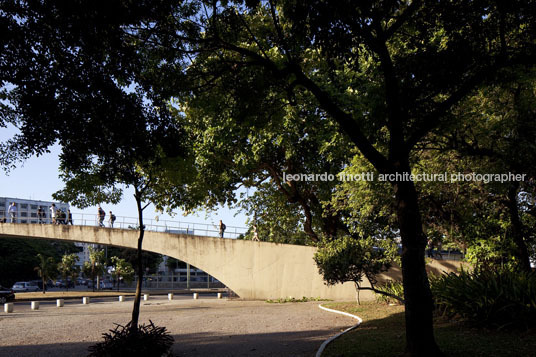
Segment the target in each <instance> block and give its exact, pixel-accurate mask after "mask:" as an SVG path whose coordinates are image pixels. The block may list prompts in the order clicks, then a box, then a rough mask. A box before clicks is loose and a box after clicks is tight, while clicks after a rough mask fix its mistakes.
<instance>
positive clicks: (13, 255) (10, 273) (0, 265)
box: [0, 238, 79, 286]
mask: <svg viewBox="0 0 536 357" xmlns="http://www.w3.org/2000/svg"><path fill="white" fill-rule="evenodd" d="M78 251H79V248H78V247H76V246H75V245H74V244H73V243H70V242H63V241H49V240H44V239H30V238H24V239H19V238H2V239H0V285H2V286H12V285H13V283H15V282H16V281H26V280H33V279H35V278H36V276H37V275H36V273H35V270H34V267H35V266H37V265H38V264H39V258H37V254H39V253H41V254H42V255H44V256H48V257H52V258H53V259H54V260H55V261H59V260H61V257H62V255H63V254H66V253H67V254H68V253H74V252H78Z"/></svg>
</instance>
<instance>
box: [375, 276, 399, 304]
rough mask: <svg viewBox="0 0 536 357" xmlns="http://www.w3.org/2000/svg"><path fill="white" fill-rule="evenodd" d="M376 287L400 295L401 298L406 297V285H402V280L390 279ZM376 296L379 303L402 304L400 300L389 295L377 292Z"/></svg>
mask: <svg viewBox="0 0 536 357" xmlns="http://www.w3.org/2000/svg"><path fill="white" fill-rule="evenodd" d="M376 289H377V290H380V291H384V292H386V293H389V294H391V295H395V296H399V297H401V298H403V297H404V286H403V285H402V282H401V281H398V280H388V281H386V282H385V284H383V285H381V286H377V287H376ZM375 297H376V302H378V303H385V304H398V305H400V304H402V303H401V301H400V300H397V299H395V298H392V297H390V296H387V295H383V294H378V293H376V296H375Z"/></svg>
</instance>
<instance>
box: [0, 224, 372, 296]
mask: <svg viewBox="0 0 536 357" xmlns="http://www.w3.org/2000/svg"><path fill="white" fill-rule="evenodd" d="M0 237H10V238H20V239H25V238H39V239H53V240H65V241H72V242H81V243H90V244H102V245H111V246H117V247H127V248H134V249H136V247H137V239H138V231H137V230H132V229H120V228H101V227H94V226H84V225H75V226H73V225H54V224H26V223H2V224H0ZM143 248H144V250H146V251H150V252H154V253H159V254H163V255H167V256H170V257H173V258H176V259H179V260H182V261H184V262H186V263H189V264H191V265H193V266H195V267H197V268H199V269H201V270H203V271H205V272H206V273H208V274H210V275H212V276H214V277H215V278H216V279H218V280H219V281H221V282H222V283H224V284H225V285H226V286H227V287H229V288H230V289H231V290H233V291H234V292H235V293H236V294H238V296H240V297H241V298H244V299H279V298H287V297H290V296H292V297H296V298H302V297H304V296H305V297H315V298H316V297H319V298H326V299H337V300H338V299H341V300H352V299H354V297H355V288H354V286H353V284H352V283H346V284H338V285H335V286H332V287H328V286H326V285H325V284H324V282H323V280H322V277H321V276H320V275H319V273H318V268H317V267H316V264H315V262H314V261H313V255H314V253H315V251H316V248H314V247H307V246H298V245H289V244H276V243H269V242H254V241H250V240H238V239H221V238H214V237H207V236H199V235H191V234H172V233H165V232H153V231H145V236H144V240H143ZM361 297H362V299H367V298H369V299H371V298H372V295H371V294H370V292H362V294H361Z"/></svg>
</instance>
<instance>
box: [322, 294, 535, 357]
mask: <svg viewBox="0 0 536 357" xmlns="http://www.w3.org/2000/svg"><path fill="white" fill-rule="evenodd" d="M324 306H326V307H329V308H332V309H336V310H341V311H346V312H349V313H351V314H354V315H357V316H359V317H361V318H362V319H363V324H362V325H361V326H360V327H358V328H357V329H355V330H353V331H350V332H349V333H347V334H345V335H343V336H342V337H340V338H338V339H337V340H335V341H333V342H332V343H330V344H329V345H328V347H327V348H326V350H325V351H324V353H323V354H322V356H323V357H324V356H401V355H402V354H403V352H404V346H405V332H404V307H403V306H389V305H382V304H376V303H372V302H370V303H364V304H361V305H360V306H358V305H356V303H326V304H324ZM435 335H436V341H437V343H438V344H439V347H440V348H441V350H442V351H443V352H445V354H446V355H447V356H460V357H461V356H464V357H465V356H486V357H488V356H536V331H534V330H533V331H529V332H524V331H514V332H509V331H490V330H486V329H476V328H471V327H469V326H467V325H466V324H463V323H460V322H452V321H450V322H449V321H440V320H439V319H438V320H437V321H436V323H435Z"/></svg>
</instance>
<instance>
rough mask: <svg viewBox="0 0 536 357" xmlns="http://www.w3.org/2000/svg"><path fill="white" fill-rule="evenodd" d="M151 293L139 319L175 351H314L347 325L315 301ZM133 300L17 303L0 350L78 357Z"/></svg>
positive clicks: (125, 315)
mask: <svg viewBox="0 0 536 357" xmlns="http://www.w3.org/2000/svg"><path fill="white" fill-rule="evenodd" d="M176 297H177V299H175V300H173V301H169V300H167V299H166V297H165V296H155V297H151V299H150V300H149V301H147V302H144V301H142V309H141V315H140V320H141V321H142V322H148V320H149V319H151V320H152V321H153V322H154V323H155V324H156V325H159V326H166V327H167V328H168V330H169V331H170V333H171V334H172V335H173V337H174V339H175V344H174V347H173V352H174V354H175V355H176V356H313V355H314V354H315V352H316V350H317V349H318V347H319V346H320V344H321V343H322V341H324V340H325V339H326V338H328V337H329V336H331V335H333V334H335V333H337V332H339V331H340V330H341V329H344V328H346V327H348V326H349V325H351V324H352V323H353V321H352V319H350V318H347V317H344V316H340V315H336V314H331V313H328V312H325V311H322V310H320V309H319V308H318V307H317V305H318V303H314V302H309V303H292V304H290V303H287V304H268V303H266V302H263V301H240V300H225V299H223V300H217V299H215V298H213V297H211V298H209V297H203V298H201V299H199V300H192V299H191V297H190V296H176ZM131 309H132V298H130V299H129V300H128V301H127V302H123V303H120V302H118V301H116V298H113V299H112V298H95V299H92V300H91V304H90V305H82V304H81V303H80V302H78V301H66V305H65V307H63V308H57V307H56V306H55V303H54V302H46V303H45V302H41V307H40V309H39V310H38V311H32V310H31V309H30V303H29V302H26V303H16V304H15V312H14V313H12V314H5V313H3V312H1V313H0V335H1V336H2V337H1V339H0V356H10V357H15V356H84V355H87V347H88V346H90V345H92V344H94V343H95V342H96V341H99V340H100V339H101V334H102V333H103V332H106V331H107V330H108V329H110V328H113V327H114V323H121V324H125V323H126V322H128V321H129V319H130V312H131Z"/></svg>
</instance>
